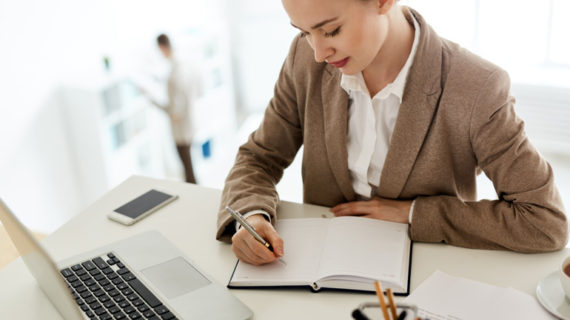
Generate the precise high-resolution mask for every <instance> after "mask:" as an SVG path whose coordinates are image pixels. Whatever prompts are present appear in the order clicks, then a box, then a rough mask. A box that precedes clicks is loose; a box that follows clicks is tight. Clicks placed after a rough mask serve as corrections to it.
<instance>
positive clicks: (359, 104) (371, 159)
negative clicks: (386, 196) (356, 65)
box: [340, 16, 420, 199]
mask: <svg viewBox="0 0 570 320" xmlns="http://www.w3.org/2000/svg"><path fill="white" fill-rule="evenodd" d="M412 20H413V22H414V28H415V35H414V42H413V44H412V50H411V52H410V55H409V56H408V59H407V60H406V63H405V64H404V67H403V68H402V70H400V73H399V74H398V76H397V77H396V79H395V80H394V82H392V83H390V84H388V85H387V86H386V87H384V88H383V89H382V90H381V91H380V92H378V93H377V94H376V95H375V96H374V97H373V98H370V93H369V92H368V88H367V87H366V83H365V82H364V78H363V76H362V72H359V73H358V74H355V75H345V74H343V75H342V78H341V81H340V86H341V87H342V88H343V89H344V90H345V91H346V92H347V93H348V95H349V97H350V99H351V100H352V104H351V105H350V107H349V109H348V139H347V151H348V169H349V174H350V179H351V182H352V186H353V188H354V191H355V192H356V193H357V194H358V195H360V196H361V197H363V198H365V199H369V198H370V197H371V196H372V195H373V194H372V193H373V192H372V188H373V187H375V188H377V187H378V186H379V185H380V176H381V174H382V169H383V168H384V161H385V160H386V155H387V154H388V148H389V147H390V140H391V138H392V133H393V132H394V126H395V125H396V120H397V118H398V111H399V110H400V104H401V103H402V98H403V96H404V88H405V87H406V78H407V76H408V72H409V70H410V67H411V66H412V63H413V61H414V56H415V54H416V51H417V47H418V43H419V37H420V26H419V24H418V22H417V21H416V19H415V18H414V17H413V16H412Z"/></svg>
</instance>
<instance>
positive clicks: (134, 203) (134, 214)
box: [107, 189, 178, 226]
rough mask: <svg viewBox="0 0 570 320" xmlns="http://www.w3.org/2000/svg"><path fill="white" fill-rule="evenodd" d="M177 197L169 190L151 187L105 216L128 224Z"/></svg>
mask: <svg viewBox="0 0 570 320" xmlns="http://www.w3.org/2000/svg"><path fill="white" fill-rule="evenodd" d="M177 198H178V196H177V195H173V194H172V193H170V192H167V191H164V190H155V189H151V190H150V191H148V192H146V193H144V194H142V195H140V196H138V197H137V198H135V199H133V200H131V201H129V202H127V203H125V204H124V205H122V206H120V207H118V208H117V209H115V210H113V211H112V212H111V213H109V214H108V215H107V217H108V218H109V219H111V220H113V221H116V222H119V223H122V224H124V225H127V226H130V225H132V224H134V223H135V222H137V221H140V220H142V219H144V218H145V217H147V216H148V215H149V214H151V213H153V212H155V211H156V210H158V209H160V208H162V207H164V206H165V205H167V204H169V203H171V202H172V201H174V200H176V199H177Z"/></svg>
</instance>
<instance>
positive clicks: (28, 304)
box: [0, 177, 570, 320]
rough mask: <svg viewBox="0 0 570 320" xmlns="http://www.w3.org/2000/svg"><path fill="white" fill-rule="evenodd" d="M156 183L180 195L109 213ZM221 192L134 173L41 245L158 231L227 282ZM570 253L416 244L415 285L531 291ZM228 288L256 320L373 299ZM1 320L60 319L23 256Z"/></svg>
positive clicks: (4, 293)
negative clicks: (440, 279) (131, 217)
mask: <svg viewBox="0 0 570 320" xmlns="http://www.w3.org/2000/svg"><path fill="white" fill-rule="evenodd" d="M151 187H161V188H165V189H168V190H172V191H173V192H175V193H177V194H178V195H179V196H180V199H178V200H176V201H175V202H173V203H172V204H170V205H168V206H166V207H165V208H163V209H161V210H160V211H158V212H157V213H154V214H152V215H151V216H149V217H148V218H146V219H144V220H142V221H141V222H139V223H137V224H135V225H134V226H131V227H125V226H123V225H120V224H117V223H114V222H112V221H110V220H108V219H107V218H106V214H107V212H109V211H111V210H113V209H115V208H117V207H118V206H119V205H121V204H123V203H124V202H125V201H127V200H129V199H131V198H134V197H135V196H137V195H139V194H140V193H142V192H143V191H147V190H148V189H149V188H151ZM220 195H221V192H220V191H219V190H215V189H209V188H204V187H199V186H195V185H190V184H185V183H180V182H173V181H167V180H156V179H150V178H145V177H131V178H129V179H128V180H126V181H125V182H123V183H122V184H121V185H119V186H118V187H117V188H115V189H113V190H112V191H110V192H108V193H107V194H105V195H104V196H103V197H102V198H101V199H99V200H98V201H97V202H95V203H94V204H92V205H91V206H90V207H89V208H87V209H86V210H85V211H84V212H83V213H81V214H79V215H77V216H76V217H75V218H73V219H72V220H71V221H69V222H68V223H67V224H65V225H64V226H63V227H61V228H60V229H59V230H57V231H56V232H54V233H53V234H52V235H50V236H49V237H47V238H46V239H45V240H44V241H43V242H42V243H43V245H44V246H45V247H46V248H47V249H48V251H49V252H50V253H51V254H52V256H53V257H54V258H55V260H56V261H61V260H63V259H65V258H68V257H70V256H73V255H76V254H79V253H82V252H84V251H87V250H90V249H96V248H97V247H100V246H103V245H106V244H109V243H110V242H113V241H116V240H120V239H123V238H125V237H128V236H131V235H134V234H137V233H139V232H141V231H146V230H151V229H157V230H159V231H160V232H161V233H162V234H163V235H164V236H166V237H167V238H168V239H170V240H171V241H172V242H173V243H174V244H175V245H177V246H178V247H179V248H180V249H181V250H182V251H183V252H184V253H185V254H186V255H187V256H188V257H190V259H192V260H193V261H194V262H195V263H196V264H197V265H198V266H199V267H200V268H201V269H202V270H204V271H206V272H207V273H208V274H210V276H212V277H213V278H214V279H216V280H217V281H218V282H219V283H221V284H224V285H225V284H227V282H228V280H229V277H230V274H231V272H232V270H233V268H234V265H235V262H236V259H235V257H234V255H233V253H232V251H231V247H230V245H228V244H225V243H221V242H219V241H216V240H215V231H216V213H217V210H218V206H219V200H220ZM41 214H49V213H47V212H46V213H41ZM279 214H280V216H281V217H302V216H321V215H322V214H327V215H328V214H329V212H328V210H327V208H324V207H318V206H313V205H302V204H296V203H289V202H283V203H282V204H281V206H280V208H279ZM285 245H286V244H285ZM567 255H570V249H565V250H562V251H559V252H554V253H547V254H519V253H513V252H505V251H487V250H471V249H463V248H457V247H452V246H449V245H441V244H426V243H415V244H414V247H413V258H412V276H411V289H412V290H413V289H414V288H416V287H417V286H418V285H419V284H420V283H421V282H422V281H423V280H425V279H426V278H427V277H428V276H429V275H431V274H432V272H434V271H435V270H436V269H440V270H442V271H444V272H447V273H449V274H451V275H456V276H461V277H466V278H469V279H474V280H479V281H482V282H486V283H489V284H493V285H498V286H503V287H514V288H516V289H519V290H521V291H524V292H527V293H529V294H531V295H533V296H534V295H535V293H534V292H535V289H536V285H537V284H538V281H539V280H540V279H542V278H543V277H545V276H546V275H547V274H549V273H550V272H552V271H554V270H555V269H556V268H557V266H558V265H559V263H560V262H561V261H562V259H563V257H565V256H567ZM231 292H232V293H233V294H234V295H235V296H237V297H238V298H239V299H240V300H241V301H243V302H244V303H245V304H246V305H248V306H249V307H250V308H251V309H252V310H253V312H254V314H255V319H307V318H319V319H349V318H350V314H351V312H352V310H353V309H354V308H355V307H356V306H357V305H358V304H359V303H361V302H364V301H372V302H373V301H376V298H375V296H374V295H370V294H360V293H348V292H327V291H323V292H319V293H312V292H311V291H309V290H302V289H294V290H287V289H283V290H273V289H272V290H252V289H241V290H240V289H234V290H231ZM0 319H19V320H25V319H30V320H32V319H33V320H35V319H61V317H60V316H59V314H58V313H57V311H56V310H55V309H54V307H53V306H52V305H51V304H50V303H49V301H48V300H47V298H46V297H45V296H44V295H43V293H42V291H41V289H40V288H39V287H38V286H37V284H36V282H35V280H34V278H33V277H32V276H31V274H30V273H29V272H28V270H27V269H26V268H25V266H24V264H23V262H22V260H21V258H19V259H17V260H16V261H15V262H13V263H11V264H10V265H8V266H7V267H6V268H4V269H3V270H1V271H0Z"/></svg>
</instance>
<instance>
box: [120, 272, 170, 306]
mask: <svg viewBox="0 0 570 320" xmlns="http://www.w3.org/2000/svg"><path fill="white" fill-rule="evenodd" d="M128 284H129V285H130V286H131V288H133V289H134V290H135V291H136V292H137V293H138V294H139V295H140V296H141V298H143V300H144V301H146V303H148V305H149V306H150V307H151V308H155V307H158V306H160V305H162V303H161V302H160V300H158V299H157V298H156V296H155V295H154V294H153V293H152V292H150V290H148V289H147V288H146V287H145V286H144V285H143V284H142V282H140V280H139V279H133V280H131V281H129V282H128Z"/></svg>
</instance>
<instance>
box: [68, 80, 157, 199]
mask: <svg viewBox="0 0 570 320" xmlns="http://www.w3.org/2000/svg"><path fill="white" fill-rule="evenodd" d="M63 99H64V101H65V115H66V123H67V124H68V128H67V129H68V132H69V136H70V141H71V142H72V143H71V144H72V145H71V146H70V149H71V150H72V154H73V155H74V156H73V158H74V161H73V163H74V164H75V168H74V169H75V171H76V173H77V177H78V185H79V186H80V188H81V190H82V194H83V198H84V201H85V202H86V203H89V202H90V201H92V200H93V199H96V198H97V197H98V196H99V195H100V194H102V193H104V192H105V191H107V190H108V189H109V188H111V187H113V186H115V185H117V184H119V183H120V182H122V181H123V180H125V179H126V178H127V177H129V176H131V175H133V174H141V175H146V176H154V177H164V176H165V166H164V157H163V152H162V151H161V150H162V146H161V144H162V143H164V142H162V141H161V139H160V138H161V135H160V134H157V132H160V129H159V128H158V127H157V121H156V119H151V118H150V112H149V111H150V102H148V100H147V99H146V98H144V97H143V96H141V95H140V94H139V93H138V92H137V90H136V88H135V87H134V86H133V84H132V83H131V82H130V81H129V80H127V79H125V78H112V77H104V79H102V80H101V81H99V82H98V83H97V84H93V83H92V84H91V85H89V86H78V85H74V86H67V87H64V89H63Z"/></svg>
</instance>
